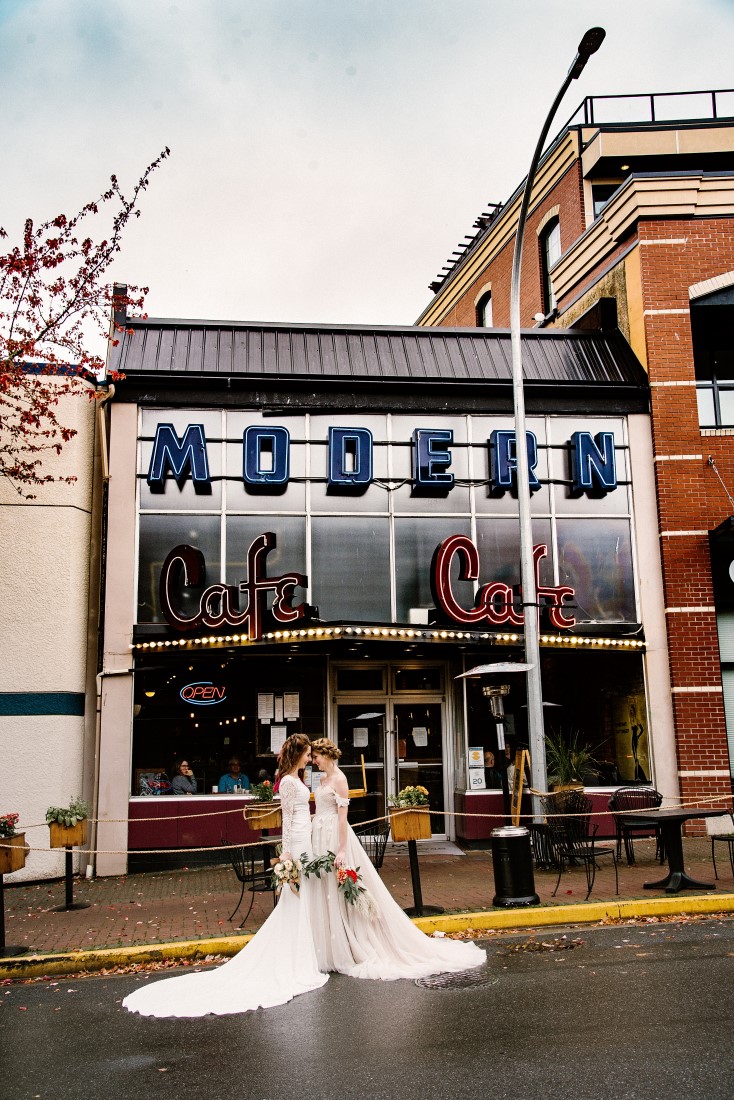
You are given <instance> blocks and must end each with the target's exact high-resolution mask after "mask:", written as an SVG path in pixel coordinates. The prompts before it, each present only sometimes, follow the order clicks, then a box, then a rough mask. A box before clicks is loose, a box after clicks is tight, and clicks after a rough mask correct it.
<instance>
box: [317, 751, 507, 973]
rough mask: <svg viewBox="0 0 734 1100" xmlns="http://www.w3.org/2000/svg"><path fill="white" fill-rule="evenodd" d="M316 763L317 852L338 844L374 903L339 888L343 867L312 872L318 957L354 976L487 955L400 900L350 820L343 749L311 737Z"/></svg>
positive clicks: (424, 968) (442, 967) (462, 964)
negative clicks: (422, 920)
mask: <svg viewBox="0 0 734 1100" xmlns="http://www.w3.org/2000/svg"><path fill="white" fill-rule="evenodd" d="M311 753H312V758H313V762H314V764H315V765H316V767H318V768H319V770H320V771H321V772H323V778H322V781H321V784H320V786H319V787H318V788H317V790H316V796H315V797H316V816H315V817H314V820H313V828H312V833H311V842H312V847H313V851H314V855H315V856H323V855H326V853H327V852H329V851H331V852H334V853H335V855H336V866H337V867H339V866H343V867H347V868H353V869H357V868H358V869H359V873H360V874H361V876H362V881H361V883H360V885H361V886H364V888H365V889H366V890H367V892H368V895H369V897H370V899H371V903H372V904H371V906H370V908H372V909H373V910H376V912H375V911H373V912H372V913H371V914H370V915H365V913H364V912H362V911H361V908H360V907H359V906H357V905H351V904H349V903H347V902H346V901H345V900H344V897H343V896H342V894H341V893H340V891H339V890H338V888H337V882H336V874H322V875H321V877H320V878H317V879H315V880H312V881H313V882H314V884H315V887H314V888H313V889H311V890H310V891H309V894H308V900H309V903H310V905H311V907H312V913H311V925H312V928H313V934H314V937H315V944H316V957H317V959H318V964H319V967H320V968H321V969H322V970H336V971H339V973H341V974H348V975H350V977H353V978H381V979H383V980H384V981H392V980H393V979H396V978H423V977H426V976H427V975H428V974H439V973H445V972H452V971H459V970H469V969H470V968H471V967H475V966H480V965H481V963H483V962H484V961H485V958H486V953H485V952H484V951H482V950H481V949H480V948H478V947H477V946H476V945H475V944H473V943H465V942H461V941H457V940H450V939H432V938H429V937H428V936H426V935H425V933H424V932H421V931H420V929H418V928H417V927H416V926H415V925H414V924H413V922H412V921H411V920H410V919H409V917H407V916H406V915H405V913H404V912H403V910H402V909H401V908H400V906H399V905H398V904H397V903H396V902H395V901H394V900H393V898H392V896H391V894H390V893H389V891H388V889H387V887H386V886H385V884H384V883H383V882H382V879H381V878H380V876H379V875H378V873H377V871H376V870H375V868H374V867H373V866H372V863H371V862H370V859H369V856H368V855H367V853H366V852H365V850H364V848H363V847H362V845H361V844H360V843H359V840H358V839H357V837H356V836H355V834H354V832H353V830H352V828H351V826H350V825H349V823H348V821H347V807H348V805H349V798H348V793H349V792H348V784H347V780H346V776H345V775H344V773H343V772H342V771H341V769H340V768H339V767H338V765H337V760H338V759H339V757H340V756H341V752H340V750H339V749H338V748H337V746H336V745H335V744H334V742H333V741H329V740H328V739H327V738H325V737H322V738H320V739H319V740H318V741H314V742H312V745H311Z"/></svg>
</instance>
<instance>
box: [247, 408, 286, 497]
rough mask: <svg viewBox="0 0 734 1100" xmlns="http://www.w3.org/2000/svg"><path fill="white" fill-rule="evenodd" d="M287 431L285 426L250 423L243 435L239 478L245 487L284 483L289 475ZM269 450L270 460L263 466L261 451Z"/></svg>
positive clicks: (282, 484) (281, 484)
mask: <svg viewBox="0 0 734 1100" xmlns="http://www.w3.org/2000/svg"><path fill="white" fill-rule="evenodd" d="M290 442H291V439H290V435H289V434H288V429H287V428H271V427H265V425H264V424H251V425H250V427H249V428H245V432H244V435H243V436H242V480H243V481H244V483H245V485H246V486H247V487H248V488H258V487H260V486H263V485H265V486H278V485H280V486H285V485H287V484H288V477H289V475H290ZM266 450H267V451H269V452H270V453H271V455H272V462H271V464H270V466H269V467H267V468H266V467H264V466H263V461H262V459H263V452H264V451H266Z"/></svg>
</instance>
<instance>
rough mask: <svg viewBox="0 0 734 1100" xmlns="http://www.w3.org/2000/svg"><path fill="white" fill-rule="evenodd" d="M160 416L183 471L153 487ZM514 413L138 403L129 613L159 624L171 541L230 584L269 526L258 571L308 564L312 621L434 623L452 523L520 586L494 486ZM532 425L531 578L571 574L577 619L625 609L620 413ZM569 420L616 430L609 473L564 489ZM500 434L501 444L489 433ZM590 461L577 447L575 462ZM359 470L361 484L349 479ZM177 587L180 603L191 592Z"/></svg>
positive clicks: (627, 565)
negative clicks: (270, 545)
mask: <svg viewBox="0 0 734 1100" xmlns="http://www.w3.org/2000/svg"><path fill="white" fill-rule="evenodd" d="M161 425H172V426H173V429H174V430H175V433H176V435H175V437H172V436H171V435H170V432H169V436H168V443H169V453H170V454H172V455H173V461H172V462H169V465H172V466H176V464H178V467H181V468H182V469H183V473H182V474H181V476H177V477H174V476H173V473H172V472H171V470H167V472H166V473H165V475H164V476H163V478H162V480H159V482H158V484H154V483H151V485H150V486H149V481H151V470H150V465H151V458H152V455H153V454H154V444H153V439H154V437H155V435H156V431H157V428H158V427H159V426H161ZM191 425H194V426H195V427H196V431H197V432H198V433H199V434H198V436H197V437H196V438H197V439H205V448H206V459H207V463H206V468H205V467H204V465H203V463H202V462H200V465H199V471H198V474H199V476H198V483H197V485H196V486H194V484H193V482H194V481H195V480H197V479H195V478H194V476H193V460H192V459H191V457H190V455H191V454H192V453H193V451H191V450H190V451H189V452H187V453H188V454H189V458H187V457H186V454H185V453H184V452H185V447H184V443H185V433H186V430H187V428H188V427H189V426H191ZM511 427H512V422H511V419H510V418H508V417H506V416H499V417H491V416H487V415H483V416H455V415H454V416H435V415H434V416H428V415H422V414H416V415H415V416H408V415H399V416H396V415H393V416H388V415H369V414H364V415H363V414H354V415H345V416H339V415H337V414H332V415H329V416H321V415H319V416H315V415H314V416H303V415H301V416H295V417H283V418H282V423H279V422H277V418H271V417H264V416H263V415H262V414H261V413H258V412H256V411H254V410H225V411H222V412H213V411H211V410H207V411H200V410H196V409H192V410H189V411H185V412H184V411H182V410H174V411H171V410H166V409H161V410H151V409H147V410H145V411H144V412H143V413H142V414H141V439H140V446H139V468H138V480H139V484H140V513H141V514H140V543H139V546H140V554H139V581H138V617H137V621H138V623H140V624H144V623H160V622H161V615H160V611H159V608H158V583H159V578H160V574H161V567H162V564H163V562H164V560H165V558H166V556H167V554H168V553H169V552H170V551H171V550H172V549H173V548H174V547H175V546H177V545H181V544H186V545H190V546H193V547H195V548H197V549H199V550H201V551H202V553H203V554H204V557H205V560H206V578H207V581H206V583H207V584H208V585H210V584H213V583H218V582H223V583H227V584H229V585H239V584H240V583H241V582H242V581H243V580H245V579H246V567H247V566H246V563H247V550H248V547H249V546H250V544H251V543H252V541H253V540H254V539H255V538H257V537H258V536H259V535H261V534H263V533H264V532H268V531H269V532H273V533H274V534H275V536H276V541H277V545H276V547H275V549H273V550H271V551H270V553H269V555H268V559H267V573H268V575H269V576H278V575H280V574H281V573H283V572H296V573H300V574H302V575H304V576H307V577H308V579H309V587H308V590H307V591H303V590H302V589H300V588H299V590H298V592H297V593H296V599H295V603H300V602H307V603H309V604H310V605H311V606H312V607H317V608H318V612H319V618H320V619H321V620H322V621H348V620H357V621H363V622H373V623H374V622H379V623H389V622H396V623H406V622H410V621H412V622H416V623H417V622H432V621H438V620H439V619H440V616H439V617H438V618H437V617H436V616H435V611H434V603H435V601H434V598H433V595H432V587H431V586H432V577H431V565H432V558H433V553H434V551H435V550H436V548H437V546H438V545H439V544H440V543H441V542H442V541H443V540H445V539H446V538H447V537H449V536H450V535H462V536H465V537H466V538H468V539H471V540H473V541H474V543H475V545H476V547H477V550H478V553H479V559H480V578H479V583H481V584H486V583H492V582H500V583H502V584H505V585H508V586H511V587H512V586H516V585H518V584H519V581H520V569H519V560H518V559H519V532H518V525H517V518H516V517H517V498H516V493H515V491H514V489H513V486H512V484H511V483H508V484H506V485H505V487H504V488H503V487H502V485H501V484H500V485H499V487H498V484H499V480H500V479H501V477H502V476H503V473H504V475H505V476H507V475H508V471H509V477H510V478H511V477H512V469H513V461H514V459H513V450H512V447H513V446H514V444H513V443H508V442H507V438H506V437H507V433H508V432H510V431H511ZM335 429H336V430H338V429H343V432H344V436H343V437H342V438H341V441H340V444H339V446H340V448H341V450H340V451H339V452H338V454H337V460H336V461H335V458H334V454H335V452H334V450H332V451H330V450H329V447H330V436H329V432H330V430H332V431H333V430H335ZM528 430H529V431H532V433H533V437H534V442H533V443H532V447H533V448H534V457H535V461H534V471H535V476H536V477H537V486H536V487H535V488H534V491H533V494H532V509H533V535H534V540H535V542H536V543H542V544H544V545H545V546H547V554H546V555H545V556H544V557H543V559H542V560H541V562H540V566H539V568H540V580H541V583H542V584H544V585H547V586H553V585H569V586H571V587H573V588H574V590H575V599H574V600H573V601H569V603H570V604H572V605H573V607H574V613H575V615H576V618H577V620H579V621H581V622H614V623H635V622H636V621H637V619H638V615H637V612H636V607H637V603H636V594H635V585H634V577H633V571H632V553H631V545H632V533H631V509H630V485H629V473H628V471H629V463H628V461H627V444H626V424H625V420H624V418H622V417H597V418H590V417H585V418H583V419H582V420H581V421H577V420H575V419H572V418H570V417H555V418H554V417H552V416H544V417H539V416H535V417H532V418H530V420H529V421H528ZM253 432H254V433H255V438H256V442H255V443H254V444H253V442H252V441H253V434H252V433H253ZM578 432H582V434H584V435H585V436H587V437H588V439H590V440H591V439H594V440H597V441H601V440H602V435H603V433H607V434H609V435H611V436H612V437H613V448H612V449H613V452H614V459H615V463H616V474H615V476H614V477H613V478H612V479H611V483H610V484H609V485H608V486H607V487H606V488H603V489H602V491H595V492H594V493H590V492H587V491H585V490H581V491H579V490H577V489H574V487H573V477H572V461H571V451H572V449H573V440H574V436H575V433H578ZM248 433H250V434H249V435H248ZM350 433H351V434H350ZM420 433H423V434H424V435H425V434H426V433H428V434H429V435H430V434H431V433H433V435H434V436H435V438H434V439H433V441H432V442H430V443H429V444H427V445H426V448H425V452H424V460H425V467H424V470H423V475H424V476H426V477H427V478H428V479H429V482H430V478H432V477H438V478H439V479H440V478H441V477H444V478H448V481H447V482H446V483H445V484H444V486H443V488H441V485H440V483H437V484H439V489H437V490H434V487H433V484H432V483H431V484H429V485H428V490H430V491H428V490H427V489H426V486H425V485H420V484H418V483H417V482H416V476H417V475H416V470H415V469H414V465H415V462H416V453H417V450H416V448H417V444H416V436H417V435H419V434H420ZM192 438H193V436H192ZM502 438H504V451H503V450H502V444H501V442H500V443H498V442H497V440H498V439H500V440H501V439H502ZM248 439H249V440H250V443H249V444H248V443H247V440H248ZM177 441H178V442H177ZM600 446H601V442H600ZM177 447H178V450H177ZM248 447H249V450H248ZM493 448H494V449H493ZM592 450H593V448H592ZM606 454H607V452H606V451H605V452H603V453H602V451H600V452H598V454H596V456H594V454H592V459H593V461H592V462H591V465H592V466H593V465H594V462H595V463H596V466H597V467H599V466H600V465H602V464H603V463H602V460H603V459H604V456H605V455H606ZM446 455H448V456H449V457H448V461H446V458H445V456H446ZM330 456H331V457H330ZM199 457H201V456H199ZM187 462H188V463H189V467H191V469H189V474H190V475H191V476H186V463H187ZM589 462H590V459H589V451H588V449H587V453H586V458H585V464H586V466H588V465H589ZM248 464H249V465H248ZM246 469H247V471H249V472H248V477H249V478H250V480H249V482H248V483H247V484H245V482H244V480H243V477H244V473H245V470H246ZM367 470H369V473H370V475H371V480H369V483H367V484H364V485H361V484H360V483H359V482H358V481H357V482H356V483H355V484H352V483H351V482H350V481H349V479H350V477H351V476H352V475H354V477H358V475H361V474H364V473H365V471H367ZM204 474H206V476H204ZM207 477H208V479H209V480H208V481H207ZM340 477H341V478H342V480H341V481H340V480H339V478H340ZM458 569H459V561H458V559H456V560H455V561H454V563H453V573H454V576H453V582H454V585H455V594H456V596H457V598H458V599H459V600H460V601H461V606H462V607H465V608H470V607H472V605H473V602H474V597H475V595H476V590H477V585H476V583H475V582H474V581H471V580H469V581H459V580H458ZM180 587H181V596H180V599H181V602H182V606H181V611H182V614H183V616H184V617H186V616H189V615H190V614H193V612H194V610H195V608H196V606H197V601H198V597H199V595H200V592H196V591H193V590H192V589H188V588H187V589H183V586H180ZM242 598H243V600H244V599H245V597H242ZM269 599H270V601H271V602H272V596H271V597H269ZM240 610H243V608H242V607H240ZM431 616H433V618H432V617H431Z"/></svg>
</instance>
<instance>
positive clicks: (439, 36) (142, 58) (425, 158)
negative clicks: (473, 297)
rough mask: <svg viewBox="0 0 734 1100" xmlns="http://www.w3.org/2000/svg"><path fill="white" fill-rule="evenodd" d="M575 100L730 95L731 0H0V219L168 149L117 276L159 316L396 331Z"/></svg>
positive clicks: (58, 206) (72, 196)
mask: <svg viewBox="0 0 734 1100" xmlns="http://www.w3.org/2000/svg"><path fill="white" fill-rule="evenodd" d="M595 24H600V25H602V26H603V27H604V28H605V29H606V31H607V38H606V41H605V42H604V44H603V45H602V47H601V49H600V51H599V53H598V54H596V55H595V56H594V57H592V58H591V60H590V61H589V63H588V65H587V67H586V70H585V71H584V73H583V74H582V76H581V79H580V80H578V81H576V82H574V84H573V85H572V87H571V89H570V91H569V92H568V93H567V96H566V99H565V100H564V102H563V104H562V106H561V108H560V110H559V113H558V118H557V125H556V126H554V128H553V129H552V131H551V132H552V133H554V132H557V131H558V130H560V129H561V127H562V125H563V123H564V122H565V121H566V120H567V119H568V118H569V117H570V116H571V115H572V113H573V111H574V109H575V108H576V107H577V106H578V104H579V103H580V102H581V101H582V99H583V98H584V96H587V95H614V94H620V93H634V92H663V91H688V90H697V89H709V88H731V87H733V86H734V65H733V63H732V57H734V0H696V2H695V3H691V0H685V2H684V0H615V2H614V3H613V4H599V3H596V2H590V0H175V2H169V0H114V3H107V2H105V0H0V92H1V95H2V111H1V112H0V134H2V149H3V151H4V155H3V172H2V182H1V183H0V196H1V198H0V225H2V226H4V228H5V229H6V230H7V231H8V234H9V236H10V239H11V241H14V240H17V239H18V237H19V233H20V230H21V228H22V224H23V221H24V219H25V218H26V217H33V218H34V219H35V220H41V219H43V218H46V217H50V216H53V215H55V214H57V213H60V212H64V213H67V214H71V213H73V212H75V211H76V210H77V209H78V208H79V207H80V206H81V204H82V203H83V202H85V201H87V200H89V199H91V198H93V197H94V196H95V195H97V194H98V193H99V192H101V191H102V190H103V189H104V187H105V185H106V183H107V181H108V179H109V176H110V175H111V174H112V173H113V172H114V173H116V174H117V175H118V176H119V177H120V179H121V182H122V183H123V185H127V186H128V187H130V186H132V185H133V184H134V182H135V181H136V179H137V178H138V177H139V176H140V174H141V173H142V171H143V169H144V168H145V166H146V165H147V164H148V163H149V162H150V161H152V160H153V159H154V158H155V156H156V155H157V154H158V152H159V151H160V150H161V149H163V148H164V147H165V146H169V147H170V148H171V157H170V159H169V160H167V161H165V162H164V164H163V165H162V166H161V167H160V168H159V169H158V171H157V172H156V173H155V175H154V177H153V179H152V182H151V184H150V188H149V190H148V192H147V193H146V194H145V195H144V197H143V200H142V216H141V218H140V219H139V220H138V221H137V222H135V224H134V225H133V226H132V227H131V228H130V230H129V231H128V233H127V237H126V240H125V244H124V246H123V254H122V256H121V257H120V259H119V261H118V262H117V264H116V267H115V269H114V276H115V278H116V279H118V280H119V281H123V282H129V283H135V284H138V285H146V286H148V287H149V288H150V291H149V295H148V298H147V301H146V308H147V312H148V313H149V315H150V316H156V317H180V318H186V317H188V318H209V319H222V320H239V321H250V322H272V321H279V322H293V323H298V322H313V323H321V324H330V323H331V324H335V323H338V324H341V323H346V324H350V323H354V324H363V325H371V324H398V325H406V324H412V323H413V322H414V321H415V320H416V318H417V317H418V316H419V314H420V313H421V311H422V310H423V309H424V308H425V306H426V305H427V304H428V302H429V301H430V300H431V296H432V295H431V292H430V291H429V290H428V284H429V283H430V282H431V281H432V280H433V279H434V278H435V277H436V275H437V274H438V272H439V270H440V268H441V267H442V266H443V264H444V262H445V261H446V259H447V258H448V257H449V255H450V253H451V252H452V251H453V250H454V248H455V247H456V245H457V243H458V242H460V241H461V240H462V238H463V237H464V236H465V235H466V234H469V233H471V232H472V228H471V227H472V222H473V221H474V219H475V218H476V217H477V215H478V214H480V213H481V212H482V211H483V210H484V209H486V204H487V203H491V202H500V201H504V200H506V199H507V198H508V197H509V196H510V195H511V194H512V192H513V191H514V189H515V187H516V186H517V185H518V184H519V183H520V182H521V180H522V178H523V177H524V175H525V173H526V171H527V167H528V164H529V160H530V156H531V154H532V150H533V148H534V145H535V142H536V140H537V134H538V132H539V130H540V127H541V125H542V122H543V120H544V117H545V114H546V112H547V110H548V108H549V106H550V103H551V102H552V100H553V97H554V95H555V94H556V92H557V90H558V88H559V87H560V84H561V82H562V80H563V79H564V77H565V74H566V72H567V70H568V68H569V66H570V64H571V61H572V60H573V57H574V55H575V52H576V47H577V45H578V42H579V40H580V38H581V37H582V35H583V33H584V31H585V30H586V29H587V28H588V27H590V26H594V25H595Z"/></svg>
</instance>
